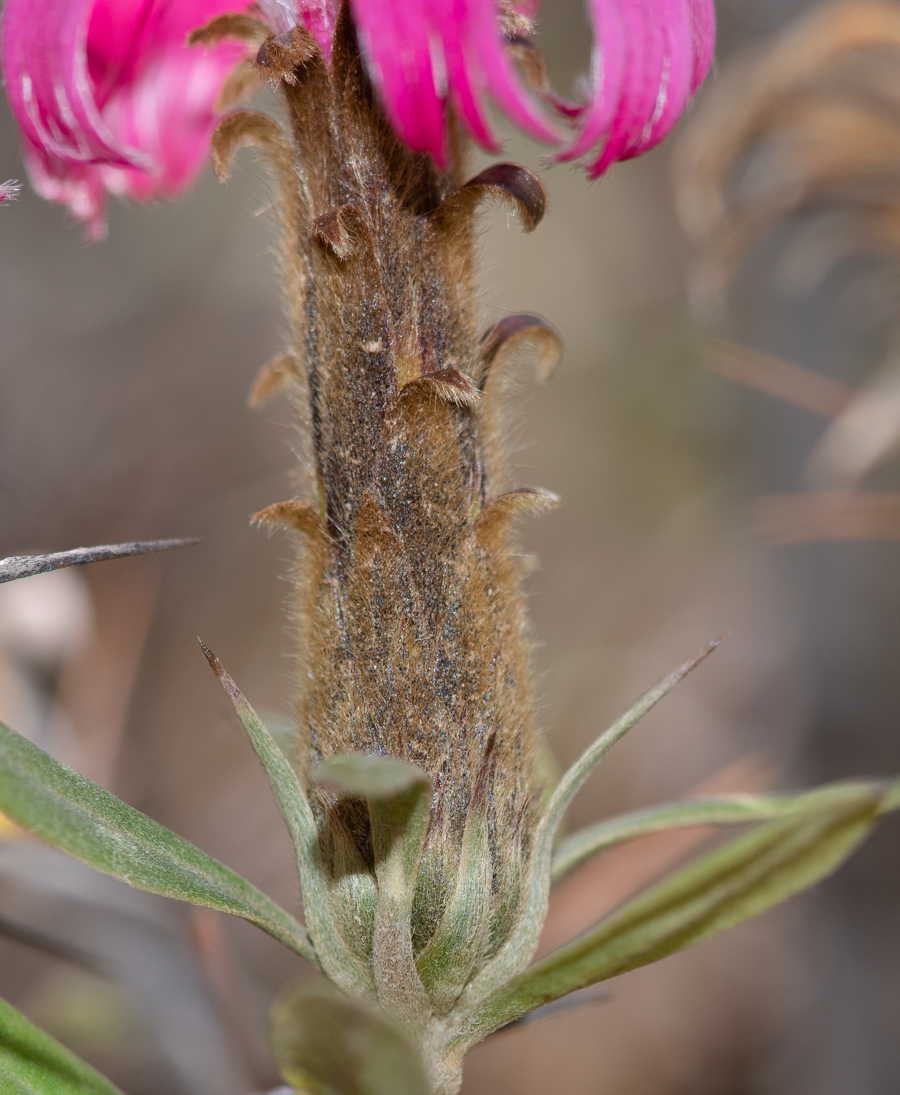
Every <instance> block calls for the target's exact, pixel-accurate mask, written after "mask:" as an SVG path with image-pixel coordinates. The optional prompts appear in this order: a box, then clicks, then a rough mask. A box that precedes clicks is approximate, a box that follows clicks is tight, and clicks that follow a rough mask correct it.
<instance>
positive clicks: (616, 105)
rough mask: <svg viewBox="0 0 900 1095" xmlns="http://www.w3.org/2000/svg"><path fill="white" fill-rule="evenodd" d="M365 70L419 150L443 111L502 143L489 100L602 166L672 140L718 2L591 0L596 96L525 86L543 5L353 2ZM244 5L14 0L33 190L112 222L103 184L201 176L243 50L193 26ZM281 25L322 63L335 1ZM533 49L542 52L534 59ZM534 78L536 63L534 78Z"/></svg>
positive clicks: (277, 9) (177, 183) (18, 99)
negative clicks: (309, 42)
mask: <svg viewBox="0 0 900 1095" xmlns="http://www.w3.org/2000/svg"><path fill="white" fill-rule="evenodd" d="M348 3H349V6H350V11H351V14H352V17H353V20H354V23H355V26H356V30H357V33H358V35H359V39H360V45H361V48H362V51H363V54H364V57H365V59H366V64H367V67H368V70H369V75H370V77H371V78H372V81H373V83H374V84H375V86H376V88H377V89H378V92H379V94H380V97H381V101H382V103H383V106H384V108H385V110H386V112H387V114H388V117H389V118H390V121H391V123H392V124H393V126H394V128H395V129H396V131H397V133H398V134H399V135H400V136H401V137H402V139H403V140H404V141H405V142H406V143H407V144H408V145H409V147H410V148H412V149H413V150H415V151H418V152H430V153H431V154H432V155H434V157H435V158H436V159H437V160H438V162H440V163H445V162H446V159H447V149H448V108H452V110H453V111H454V112H455V113H456V115H457V116H458V117H459V118H460V119H461V121H462V123H463V125H464V126H465V127H466V129H467V130H468V131H469V132H470V133H471V134H472V136H473V137H474V138H475V139H476V140H477V141H478V142H479V143H480V144H481V145H482V146H484V147H485V148H487V149H488V150H491V151H496V150H497V149H498V143H497V140H496V137H495V136H494V133H493V131H492V128H491V125H490V122H489V120H488V106H489V104H490V103H493V104H494V105H495V106H497V107H499V108H500V110H501V111H502V112H503V113H504V114H506V115H507V116H508V117H509V118H510V119H511V120H512V121H513V122H515V123H516V125H518V126H519V127H520V128H522V129H523V130H524V131H525V132H527V133H529V134H530V135H531V136H533V137H535V138H537V139H539V140H542V141H545V142H547V143H549V144H551V145H553V146H555V147H556V149H557V158H558V159H561V160H572V159H579V158H586V161H587V163H588V169H589V172H590V174H591V176H592V177H596V176H598V175H600V174H602V173H603V172H604V171H605V170H606V169H607V168H608V167H609V166H610V165H611V164H613V163H616V162H617V161H619V160H626V159H630V158H631V157H633V156H637V155H640V154H641V153H643V152H646V151H648V150H649V149H650V148H652V147H653V146H654V145H656V144H657V143H658V142H659V141H660V140H662V138H663V137H665V136H666V135H667V134H668V133H669V132H670V130H671V129H672V127H673V126H674V124H675V122H676V121H677V120H678V118H679V116H680V115H681V113H682V112H683V110H684V108H685V107H686V105H687V103H688V101H689V99H690V97H691V96H692V95H693V93H694V92H695V91H696V89H697V87H698V86H699V84H700V83H701V81H702V80H703V78H704V76H705V75H706V73H707V71H708V69H709V65H710V61H711V58H712V49H713V42H714V36H715V24H714V12H713V7H712V0H587V3H588V8H589V13H590V17H591V21H592V25H593V28H594V36H595V44H594V60H593V71H592V78H591V84H590V92H589V94H588V95H587V96H586V98H585V101H583V102H581V103H565V102H563V101H562V100H560V99H559V98H557V97H554V96H552V95H550V94H549V93H548V92H547V91H546V89H544V88H542V87H540V86H534V85H536V84H537V85H540V84H541V83H542V82H543V81H542V80H541V79H537V80H534V79H532V81H531V85H532V86H529V83H528V82H527V81H526V80H525V78H524V77H523V74H522V72H521V71H520V70H519V69H518V68H517V66H516V64H515V61H514V56H513V52H514V51H513V50H512V49H511V48H510V46H511V45H513V46H516V47H519V49H520V51H521V49H523V48H529V49H531V48H532V47H531V45H530V41H529V37H528V35H529V31H530V28H531V25H532V21H533V16H534V14H535V11H536V9H537V6H538V4H537V0H517V2H515V3H513V2H511V0H499V2H498V0H348ZM247 7H248V0H177V2H175V0H7V3H6V7H5V11H4V18H3V50H2V62H3V70H4V75H5V79H6V85H7V88H8V91H9V96H10V100H11V102H12V105H13V109H14V111H15V113H16V117H17V119H18V121H19V124H20V126H21V127H22V130H23V133H24V136H25V145H26V157H27V162H28V169H29V172H30V174H31V177H32V179H33V181H34V183H35V186H36V187H37V189H38V190H39V191H40V192H41V193H42V194H43V195H44V196H45V197H48V198H51V199H52V200H55V201H61V202H64V203H66V204H67V205H69V206H70V207H71V208H72V209H73V211H74V212H75V213H76V214H77V215H78V216H80V217H82V218H84V219H85V220H87V221H88V223H89V224H90V226H91V229H92V231H93V232H94V233H95V234H97V233H99V232H100V231H102V225H103V203H104V197H105V193H106V192H107V191H109V192H114V193H123V194H126V195H128V196H129V197H133V198H137V199H138V200H148V199H151V198H155V197H172V196H175V195H177V194H179V193H180V192H181V191H183V190H184V189H185V188H186V187H187V186H188V185H189V184H190V183H191V182H192V181H193V179H194V177H195V176H196V174H197V172H198V171H199V169H200V166H201V164H202V162H203V160H204V158H205V155H206V150H207V147H208V140H209V136H210V133H211V131H212V128H213V126H214V124H215V121H216V102H217V99H218V97H219V94H220V92H221V90H222V87H223V85H224V83H225V80H226V79H227V77H228V74H229V72H230V71H231V70H232V69H233V67H234V65H235V64H236V63H237V61H238V60H239V59H240V58H241V57H242V56H244V54H243V52H242V49H243V47H241V46H238V45H235V44H232V43H219V44H217V45H215V46H214V47H212V48H207V49H203V48H190V47H188V46H187V44H186V37H187V35H188V33H189V32H190V31H191V30H193V29H196V28H198V27H200V26H202V25H203V24H205V23H206V22H208V21H209V20H210V19H212V18H214V17H216V16H218V15H221V14H224V13H226V12H229V11H234V10H236V9H240V10H245V9H246V8H247ZM255 7H256V10H257V11H258V12H259V13H260V14H261V15H262V17H263V19H264V20H265V21H266V22H267V23H268V25H269V26H270V28H271V29H272V30H273V31H274V32H275V33H276V34H280V33H284V32H285V31H287V30H290V28H291V27H292V26H293V25H294V24H295V23H297V22H300V23H301V24H303V26H304V27H305V28H306V29H307V30H308V31H309V32H310V33H311V34H312V35H313V37H314V38H315V39H316V40H317V42H318V43H319V45H320V47H321V48H322V51H323V53H324V55H325V57H326V59H328V58H329V57H330V53H331V41H332V36H333V33H334V28H335V26H336V23H337V17H338V11H339V7H340V3H339V0H257V3H256V6H255ZM532 59H533V58H532ZM534 75H535V72H534V67H533V66H532V76H534Z"/></svg>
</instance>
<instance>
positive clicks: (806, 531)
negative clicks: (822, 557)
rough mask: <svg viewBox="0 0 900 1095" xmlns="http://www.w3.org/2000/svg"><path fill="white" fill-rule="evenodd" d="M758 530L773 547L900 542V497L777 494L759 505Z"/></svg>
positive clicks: (883, 494)
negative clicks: (819, 543)
mask: <svg viewBox="0 0 900 1095" xmlns="http://www.w3.org/2000/svg"><path fill="white" fill-rule="evenodd" d="M755 523H756V528H757V531H758V532H759V534H760V535H761V536H762V537H764V538H765V539H766V540H768V541H769V542H770V543H772V544H803V543H809V542H813V541H815V542H821V541H836V540H898V539H900V493H896V492H891V491H884V492H875V491H865V492H862V491H849V490H835V491H817V492H811V493H809V494H774V495H770V496H769V497H767V498H761V499H760V500H759V502H758V503H757V511H756V521H755Z"/></svg>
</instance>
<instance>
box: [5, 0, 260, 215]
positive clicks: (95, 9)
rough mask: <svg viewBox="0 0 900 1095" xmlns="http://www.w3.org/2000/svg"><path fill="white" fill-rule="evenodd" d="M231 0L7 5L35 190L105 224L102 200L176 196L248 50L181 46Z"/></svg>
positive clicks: (13, 81)
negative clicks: (231, 76) (116, 195)
mask: <svg viewBox="0 0 900 1095" xmlns="http://www.w3.org/2000/svg"><path fill="white" fill-rule="evenodd" d="M239 6H240V5H239V4H236V3H235V0H6V6H5V8H4V12H3V42H2V60H3V72H4V77H5V80H6V88H7V93H8V95H9V98H10V102H11V104H12V107H13V111H14V112H15V115H16V119H17V120H18V122H19V125H20V127H21V129H22V133H23V136H24V144H25V159H26V164H27V167H28V172H29V174H30V176H31V179H32V182H33V183H34V185H35V188H36V189H37V190H38V191H39V193H41V194H42V195H43V196H44V197H46V198H50V199H51V200H53V201H60V202H64V203H65V204H66V205H68V206H69V207H70V208H71V209H72V210H73V212H75V213H76V215H77V216H79V217H81V218H82V219H84V220H85V221H87V222H88V225H89V227H90V230H91V233H92V234H93V235H95V236H99V235H102V233H103V230H104V213H103V209H104V198H105V195H106V193H107V192H112V193H120V194H124V195H127V196H128V197H131V198H135V199H137V200H138V201H148V200H151V199H153V198H160V197H162V198H167V197H175V196H176V195H178V194H180V193H181V192H182V191H183V190H184V189H185V188H186V187H187V186H189V185H190V184H191V183H192V182H193V180H194V179H195V177H196V176H197V173H198V172H199V170H200V168H201V167H202V166H203V164H204V162H205V161H206V158H207V156H208V152H209V138H210V135H211V133H212V130H213V127H214V125H215V123H216V119H217V112H216V100H217V99H218V97H219V95H220V93H221V91H222V88H223V85H224V83H225V80H226V79H227V78H228V76H229V74H230V73H231V71H232V70H233V69H234V67H235V65H236V63H237V62H238V61H239V60H240V59H241V57H243V56H244V55H245V53H246V51H245V49H244V48H243V47H241V46H238V45H235V44H232V43H226V44H223V45H219V46H216V47H214V48H212V49H202V48H194V49H191V48H188V46H187V44H186V38H187V35H188V33H189V32H190V31H191V30H193V29H194V28H195V27H198V26H202V25H203V24H204V23H206V22H208V21H209V20H210V19H211V18H213V17H214V16H216V15H220V14H222V13H223V12H226V11H233V10H234V9H235V8H236V7H239Z"/></svg>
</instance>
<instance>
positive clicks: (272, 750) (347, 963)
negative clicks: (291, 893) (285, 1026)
mask: <svg viewBox="0 0 900 1095" xmlns="http://www.w3.org/2000/svg"><path fill="white" fill-rule="evenodd" d="M200 646H201V648H202V650H203V653H204V654H205V656H206V660H207V661H208V662H209V664H210V667H211V669H212V671H213V673H215V675H216V677H217V678H218V680H219V683H220V684H221V685H222V687H223V688H224V689H225V692H226V694H227V696H228V698H229V699H230V700H231V702H232V704H233V706H234V710H235V713H236V714H237V716H238V718H239V719H240V720H241V723H242V724H243V727H244V729H245V730H246V732H247V737H249V739H250V744H251V745H252V746H253V750H254V752H255V753H256V756H257V758H258V759H259V762H260V764H261V765H262V768H263V771H264V772H265V774H266V779H267V780H268V781H269V786H270V787H271V788H272V794H273V795H274V796H275V801H276V802H277V803H278V808H279V809H280V810H281V814H282V817H283V818H284V821H285V824H286V825H287V828H288V832H289V833H290V835H291V840H292V841H293V843H294V850H295V852H296V855H297V871H298V874H299V876H300V890H301V893H302V896H303V909H304V913H305V916H306V922H307V926H308V929H309V933H310V935H311V936H312V940H313V944H314V947H315V958H314V961H315V962H316V964H317V965H319V966H320V967H321V968H322V969H323V970H324V971H325V972H326V973H327V974H328V976H329V977H330V978H331V979H332V981H334V982H335V984H337V985H339V986H340V987H341V988H342V989H344V990H345V991H346V992H348V993H350V994H352V995H362V996H370V997H374V995H375V985H374V981H373V978H372V973H371V970H369V969H368V967H367V966H366V965H365V964H364V963H363V962H361V961H360V959H359V958H358V957H357V956H356V955H355V954H353V952H352V951H351V950H350V948H349V947H348V946H347V943H346V941H345V940H344V939H343V937H342V936H341V933H340V930H339V928H338V917H337V916H336V915H335V909H334V907H333V904H332V896H331V889H330V886H329V881H330V879H329V876H328V873H327V872H326V870H325V868H324V865H323V864H322V862H321V859H320V856H319V831H318V827H317V825H316V819H315V816H314V815H313V812H312V808H311V807H310V804H309V799H308V798H307V796H306V793H305V791H304V790H303V787H302V786H301V784H300V780H299V779H298V778H297V773H296V772H295V771H294V769H293V767H292V765H291V764H290V762H289V761H288V759H287V757H286V756H285V755H284V753H282V751H281V750H280V749H279V748H278V745H277V743H276V742H275V739H274V738H273V737H272V735H271V734H270V733H269V731H268V730H267V729H266V727H265V726H264V725H263V723H262V722H261V720H260V718H259V716H258V715H257V714H256V712H255V711H254V710H253V708H252V707H251V706H250V704H249V703H248V702H247V700H246V699H245V697H244V695H243V693H242V692H241V690H240V689H239V688H238V686H237V685H236V684H235V683H234V681H233V680H232V679H231V677H230V676H229V675H228V673H226V672H225V669H224V668H223V667H222V663H221V662H220V661H219V659H218V658H217V657H216V656H215V654H213V652H212V651H211V650H208V649H207V647H205V646H204V645H203V643H202V642H201V644H200Z"/></svg>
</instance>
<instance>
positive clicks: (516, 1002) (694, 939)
mask: <svg viewBox="0 0 900 1095" xmlns="http://www.w3.org/2000/svg"><path fill="white" fill-rule="evenodd" d="M883 796H884V789H883V788H882V787H879V786H876V785H872V784H845V785H843V786H841V787H833V788H829V789H828V791H827V794H821V795H819V796H818V798H817V800H816V801H813V802H812V803H811V804H810V805H809V806H808V808H806V809H804V810H803V811H801V812H800V813H798V814H796V815H795V816H793V817H789V818H784V819H778V820H775V821H770V822H767V823H765V824H763V825H760V826H758V827H757V828H756V829H754V830H752V831H751V832H749V833H746V834H744V835H742V836H740V837H738V838H737V839H735V840H732V841H730V842H729V843H728V844H726V845H724V846H723V847H721V848H718V849H716V850H715V851H713V852H711V853H709V854H708V855H706V856H704V857H702V858H701V859H699V860H698V861H696V862H695V863H692V864H691V865H689V866H688V867H686V868H684V869H683V870H681V871H679V872H677V873H676V874H675V875H673V876H672V877H670V878H668V879H666V880H665V881H663V882H661V883H659V884H658V885H656V886H654V887H653V888H652V889H650V890H648V891H647V892H646V893H645V894H642V895H641V896H639V897H637V898H635V899H634V900H632V901H629V902H628V903H627V904H625V905H624V906H623V907H622V908H620V909H619V910H618V911H617V912H614V913H613V914H612V915H610V916H608V917H606V918H605V919H603V920H601V921H600V922H599V923H598V924H597V925H596V926H595V927H593V928H591V929H590V930H589V931H587V932H585V933H584V934H583V935H581V936H579V937H578V938H577V939H575V940H574V941H573V942H571V943H569V944H568V945H566V946H564V947H561V948H559V949H558V950H556V951H554V952H553V953H552V954H549V955H548V956H547V957H546V958H544V959H542V960H541V961H540V962H538V963H536V964H535V965H533V966H532V967H530V968H529V969H527V970H525V972H524V973H522V974H520V975H519V976H517V977H516V978H514V979H513V980H512V981H511V982H509V983H508V984H507V985H505V986H503V987H502V988H500V989H499V990H497V991H496V992H495V993H494V994H493V995H492V996H491V997H490V998H489V999H488V1000H486V1001H485V1002H484V1003H483V1004H482V1005H481V1006H480V1007H479V1008H477V1009H476V1011H475V1013H474V1014H473V1015H472V1017H471V1019H470V1021H469V1024H468V1025H467V1031H466V1032H465V1033H464V1035H463V1036H461V1038H460V1041H461V1042H466V1043H467V1044H472V1043H474V1042H476V1041H480V1040H481V1039H482V1038H484V1037H485V1036H486V1035H487V1034H488V1033H490V1032H491V1031H493V1030H497V1029H498V1028H499V1027H501V1026H505V1025H506V1024H507V1023H509V1022H512V1021H513V1020H514V1019H517V1018H519V1017H520V1016H522V1015H525V1014H526V1013H527V1012H529V1011H532V1010H534V1009H535V1008H537V1007H540V1006H541V1005H543V1004H546V1003H549V1002H550V1001H552V1000H556V999H558V998H559V997H560V996H563V995H565V994H566V993H569V992H573V991H574V990H575V989H579V988H583V987H584V986H586V985H592V984H596V983H597V982H598V981H605V980H606V979H607V978H610V977H615V976H617V975H618V974H620V973H625V972H627V971H628V970H632V969H636V968H637V967H638V966H643V965H646V964H648V963H650V962H656V961H658V960H659V959H660V958H664V957H666V955H669V954H674V953H675V952H676V951H680V950H684V949H685V948H686V947H690V946H693V944H695V943H699V942H700V941H701V940H702V939H706V938H708V937H709V936H711V935H715V934H717V933H718V932H721V931H724V930H725V929H726V928H730V927H733V926H734V925H735V924H739V923H740V922H741V921H742V920H746V919H748V918H749V917H751V916H755V915H756V914H757V913H761V912H763V911H764V910H766V909H769V908H771V907H772V906H773V905H776V904H778V903H779V902H781V901H784V900H785V899H786V898H788V897H791V896H792V895H793V894H796V893H798V892H799V891H800V890H803V889H806V888H807V887H808V886H811V885H813V884H814V883H815V882H818V881H819V880H820V879H822V878H824V877H825V876H826V875H828V874H830V873H831V871H833V870H834V869H835V868H836V867H837V866H838V865H839V864H840V863H841V862H842V861H843V860H844V859H845V858H846V857H847V856H848V855H849V854H850V853H851V852H852V851H853V850H854V849H855V848H856V847H857V846H858V845H859V844H860V843H861V842H862V840H863V839H864V838H865V837H866V835H867V834H868V832H869V830H870V829H871V827H872V825H873V823H874V821H875V818H876V817H877V815H878V812H879V809H880V806H881V802H882V800H883ZM811 797H813V796H811Z"/></svg>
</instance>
